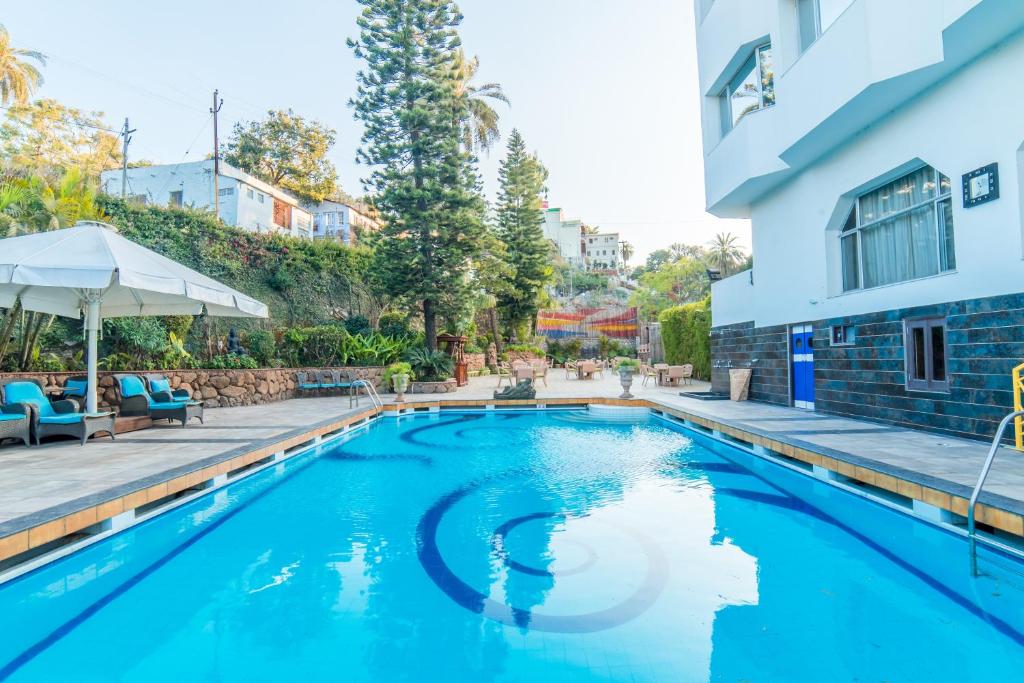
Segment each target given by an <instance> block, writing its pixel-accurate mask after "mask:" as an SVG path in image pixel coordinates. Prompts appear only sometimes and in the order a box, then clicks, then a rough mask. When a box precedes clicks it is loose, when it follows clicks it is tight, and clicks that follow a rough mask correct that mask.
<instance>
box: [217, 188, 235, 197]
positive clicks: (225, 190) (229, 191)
mask: <svg viewBox="0 0 1024 683" xmlns="http://www.w3.org/2000/svg"><path fill="white" fill-rule="evenodd" d="M234 193H235V188H233V187H222V188H220V189H219V190H217V194H218V195H220V196H221V197H230V196H231V195H233V194H234Z"/></svg>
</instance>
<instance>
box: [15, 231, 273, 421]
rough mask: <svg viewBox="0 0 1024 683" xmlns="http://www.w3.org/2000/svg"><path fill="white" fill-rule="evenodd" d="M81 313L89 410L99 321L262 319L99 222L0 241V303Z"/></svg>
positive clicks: (249, 304) (242, 300) (255, 305)
mask: <svg viewBox="0 0 1024 683" xmlns="http://www.w3.org/2000/svg"><path fill="white" fill-rule="evenodd" d="M18 299H20V300H21V305H22V307H23V308H24V309H25V310H28V311H37V312H40V313H54V314H56V315H61V316H65V317H69V318H80V317H81V316H82V314H83V313H84V314H85V321H86V329H87V330H88V336H89V340H88V368H89V369H88V375H89V386H88V391H87V397H86V402H87V410H88V411H89V412H90V413H95V412H96V387H97V381H96V363H97V357H96V356H97V336H98V333H99V329H100V320H101V319H103V318H121V317H128V316H140V315H199V314H200V313H202V312H203V307H204V306H205V307H206V311H207V312H208V313H209V314H210V315H215V316H227V317H239V318H266V317H268V312H267V307H266V305H264V304H262V303H260V302H259V301H256V300H255V299H253V298H251V297H248V296H246V295H245V294H242V293H241V292H237V291H235V290H233V289H231V288H230V287H228V286H226V285H223V284H221V283H219V282H217V281H216V280H213V279H211V278H208V277H206V276H205V275H202V274H200V273H197V272H196V271H194V270H192V269H190V268H186V267H185V266H183V265H181V264H180V263H176V262H175V261H172V260H171V259H169V258H166V257H164V256H161V255H160V254H157V253H156V252H153V251H150V250H149V249H146V248H145V247H142V246H140V245H138V244H136V243H135V242H132V241H131V240H128V239H126V238H124V237H121V236H120V235H118V234H117V233H116V232H115V231H114V228H112V227H111V226H109V225H106V224H104V223H94V222H80V223H79V224H78V225H76V226H75V227H73V228H67V229H65V230H53V231H50V232H40V233H35V234H32V235H23V236H21V237H10V238H8V239H4V240H0V307H4V308H10V307H11V306H13V305H14V303H15V302H16V301H17V300H18Z"/></svg>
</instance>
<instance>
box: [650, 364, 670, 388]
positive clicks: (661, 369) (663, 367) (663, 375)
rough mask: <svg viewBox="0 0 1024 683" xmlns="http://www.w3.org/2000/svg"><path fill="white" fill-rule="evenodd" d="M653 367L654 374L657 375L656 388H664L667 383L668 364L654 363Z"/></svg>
mask: <svg viewBox="0 0 1024 683" xmlns="http://www.w3.org/2000/svg"><path fill="white" fill-rule="evenodd" d="M653 367H654V372H655V373H657V375H658V381H657V384H658V386H664V385H665V384H666V383H667V382H666V379H667V375H668V363H655V364H654V366H653Z"/></svg>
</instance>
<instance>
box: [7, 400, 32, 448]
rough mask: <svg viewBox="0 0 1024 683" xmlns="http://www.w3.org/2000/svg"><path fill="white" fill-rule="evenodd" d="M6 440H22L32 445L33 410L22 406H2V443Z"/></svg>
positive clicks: (27, 444)
mask: <svg viewBox="0 0 1024 683" xmlns="http://www.w3.org/2000/svg"><path fill="white" fill-rule="evenodd" d="M6 439H21V440H22V441H23V442H24V443H25V445H26V446H31V445H32V419H31V409H29V408H26V407H25V406H23V405H21V404H14V405H9V406H0V443H3V442H4V441H5V440H6Z"/></svg>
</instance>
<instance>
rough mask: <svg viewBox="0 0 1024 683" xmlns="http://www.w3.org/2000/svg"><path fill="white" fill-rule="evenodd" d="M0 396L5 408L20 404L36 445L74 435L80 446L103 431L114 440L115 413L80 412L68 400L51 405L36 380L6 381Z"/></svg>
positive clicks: (0, 389) (0, 390)
mask: <svg viewBox="0 0 1024 683" xmlns="http://www.w3.org/2000/svg"><path fill="white" fill-rule="evenodd" d="M0 393H2V396H0V400H2V402H3V405H4V406H5V407H10V406H12V405H15V404H21V406H22V407H23V408H24V409H25V410H26V414H27V415H28V416H29V418H30V422H31V424H32V432H33V433H34V434H35V437H36V445H38V444H39V443H40V441H42V439H43V438H44V437H47V436H60V435H63V436H74V437H77V438H79V439H81V441H82V445H83V446H84V445H85V442H86V440H87V439H88V438H89V437H90V436H92V435H93V434H99V433H102V432H105V433H107V434H109V435H110V438H111V439H113V438H114V413H109V412H108V413H96V414H93V415H89V414H86V413H80V412H78V404H77V403H75V402H74V401H70V400H62V401H55V402H53V403H51V402H50V399H48V398H46V394H44V393H43V385H42V384H41V383H40V382H38V381H36V380H9V381H7V382H4V383H3V385H2V386H0ZM5 413H6V411H5Z"/></svg>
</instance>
